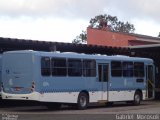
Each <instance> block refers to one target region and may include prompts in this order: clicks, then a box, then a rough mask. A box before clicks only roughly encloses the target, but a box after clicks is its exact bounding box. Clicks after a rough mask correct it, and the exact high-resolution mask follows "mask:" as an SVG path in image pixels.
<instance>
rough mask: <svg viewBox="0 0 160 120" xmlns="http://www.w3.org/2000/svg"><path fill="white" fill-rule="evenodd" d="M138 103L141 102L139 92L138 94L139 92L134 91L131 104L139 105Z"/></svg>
mask: <svg viewBox="0 0 160 120" xmlns="http://www.w3.org/2000/svg"><path fill="white" fill-rule="evenodd" d="M140 103H141V94H140V92H136V93H135V95H134V101H133V104H134V105H140Z"/></svg>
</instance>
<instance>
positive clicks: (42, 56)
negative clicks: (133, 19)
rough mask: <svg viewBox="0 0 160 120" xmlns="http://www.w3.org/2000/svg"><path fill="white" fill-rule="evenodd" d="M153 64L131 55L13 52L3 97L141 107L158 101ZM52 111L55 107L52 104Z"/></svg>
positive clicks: (6, 63) (6, 58)
mask: <svg viewBox="0 0 160 120" xmlns="http://www.w3.org/2000/svg"><path fill="white" fill-rule="evenodd" d="M149 82H152V83H154V65H153V60H151V59H147V58H137V57H128V56H105V55H86V54H77V53H58V52H57V53H56V52H39V51H32V50H22V51H9V52H5V53H4V54H3V59H2V88H3V89H2V98H3V99H13V100H33V101H39V102H46V103H53V107H57V106H58V107H59V106H60V105H61V104H63V103H68V104H69V103H73V104H76V105H77V107H78V109H86V108H87V106H88V104H89V103H93V102H104V103H107V102H108V103H109V102H112V103H113V102H116V101H127V102H132V103H134V104H135V105H139V104H140V102H141V100H145V99H148V98H153V97H154V90H153V89H151V90H149V89H148V84H149ZM49 107H52V106H51V105H49Z"/></svg>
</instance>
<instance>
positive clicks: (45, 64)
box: [41, 57, 51, 76]
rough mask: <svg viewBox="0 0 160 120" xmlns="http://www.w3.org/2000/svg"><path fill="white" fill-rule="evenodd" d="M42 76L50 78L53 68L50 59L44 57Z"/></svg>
mask: <svg viewBox="0 0 160 120" xmlns="http://www.w3.org/2000/svg"><path fill="white" fill-rule="evenodd" d="M41 75H42V76H50V75H51V67H50V58H49V57H42V58H41Z"/></svg>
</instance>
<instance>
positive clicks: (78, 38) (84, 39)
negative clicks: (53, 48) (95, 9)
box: [72, 31, 87, 44]
mask: <svg viewBox="0 0 160 120" xmlns="http://www.w3.org/2000/svg"><path fill="white" fill-rule="evenodd" d="M86 42H87V32H86V31H82V33H81V34H80V35H79V36H76V38H75V39H74V40H73V41H72V43H75V44H80V43H81V44H82V43H86Z"/></svg>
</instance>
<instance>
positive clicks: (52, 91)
mask: <svg viewBox="0 0 160 120" xmlns="http://www.w3.org/2000/svg"><path fill="white" fill-rule="evenodd" d="M137 89H138V88H137ZM131 90H136V89H135V88H112V89H109V91H131ZM141 90H145V88H143V89H141ZM80 91H82V89H50V90H47V89H43V90H41V91H40V93H55V92H80ZM86 91H88V92H98V91H101V90H98V89H86Z"/></svg>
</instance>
